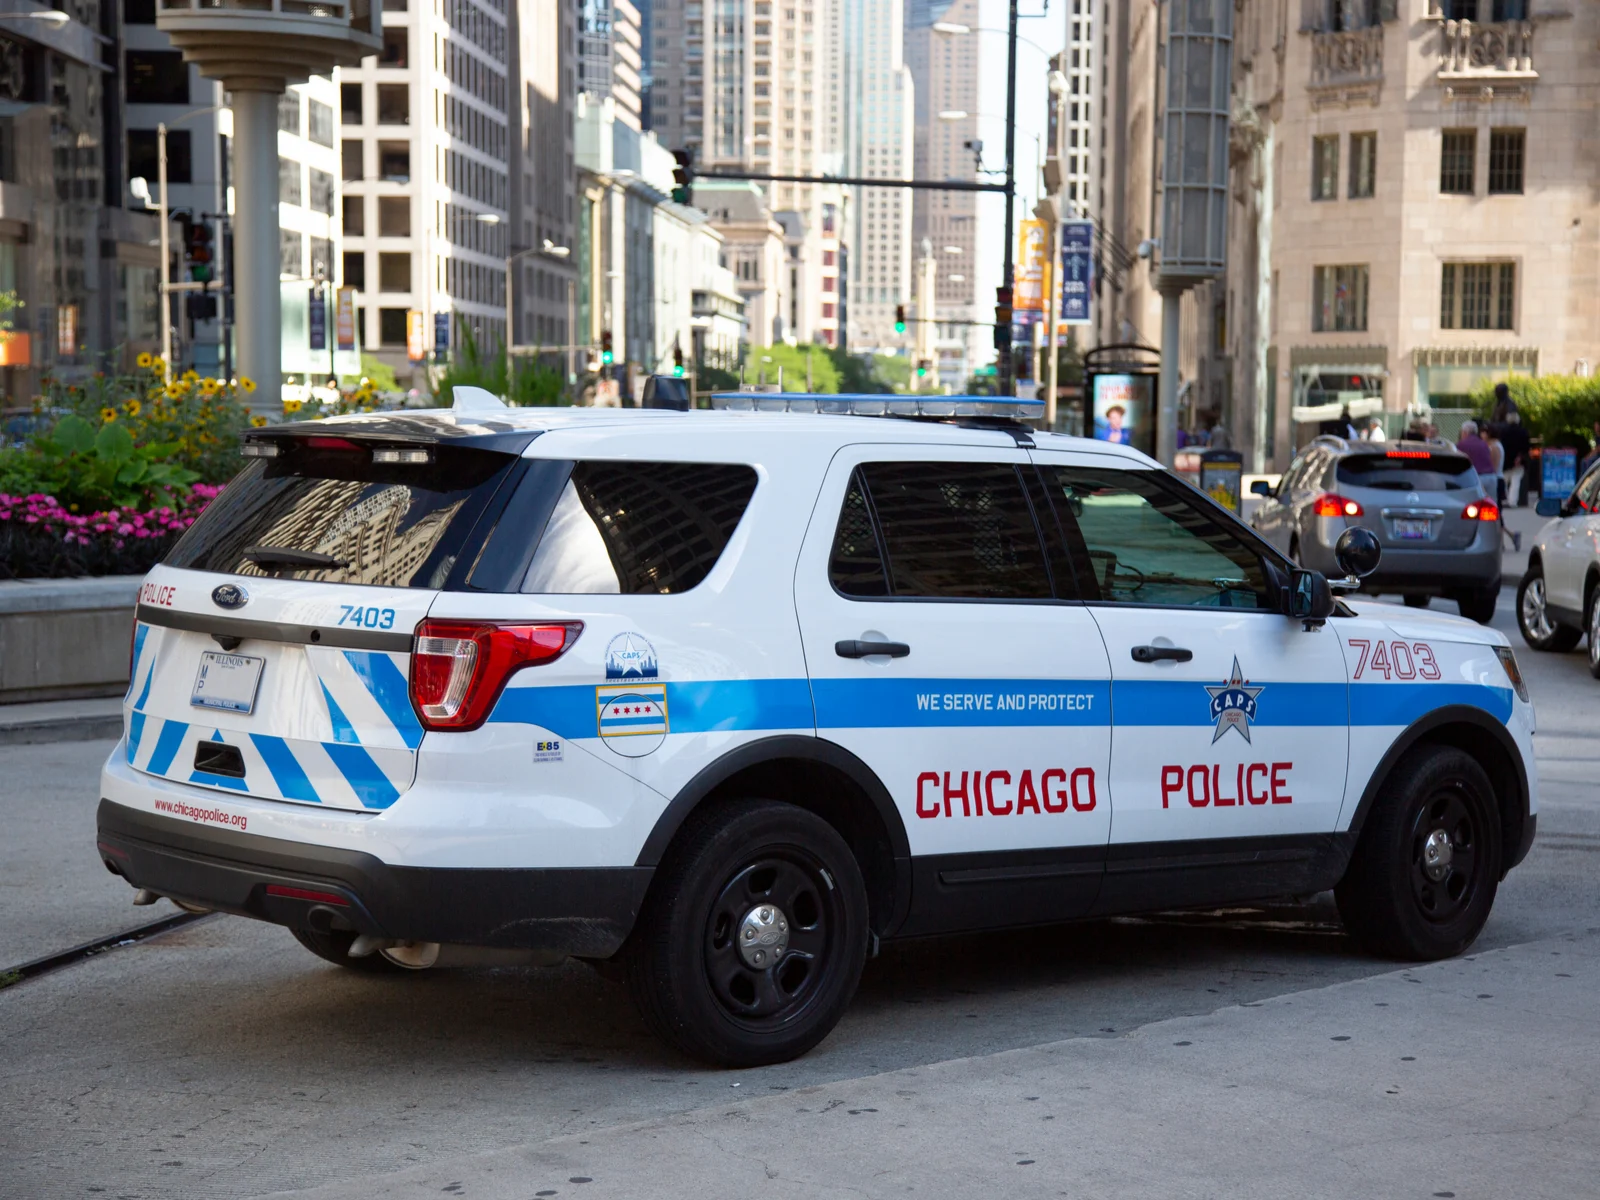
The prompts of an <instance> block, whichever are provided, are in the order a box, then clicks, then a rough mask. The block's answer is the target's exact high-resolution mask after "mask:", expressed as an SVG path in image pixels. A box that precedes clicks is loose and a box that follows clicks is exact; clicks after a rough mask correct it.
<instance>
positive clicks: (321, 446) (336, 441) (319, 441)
mask: <svg viewBox="0 0 1600 1200" xmlns="http://www.w3.org/2000/svg"><path fill="white" fill-rule="evenodd" d="M305 444H306V447H307V448H308V449H311V450H359V449H361V447H360V446H358V445H356V444H355V443H354V442H352V441H351V440H350V439H349V438H342V437H322V436H320V435H318V436H316V437H308V438H307V439H306V440H305Z"/></svg>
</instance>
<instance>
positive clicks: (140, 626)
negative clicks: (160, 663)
mask: <svg viewBox="0 0 1600 1200" xmlns="http://www.w3.org/2000/svg"><path fill="white" fill-rule="evenodd" d="M149 633H150V626H148V625H146V624H145V623H144V622H143V621H138V622H136V623H135V624H134V629H133V669H132V670H131V671H130V672H129V674H128V692H127V695H125V696H124V697H123V699H127V696H128V695H132V694H133V688H134V685H135V684H136V683H138V682H139V664H140V662H141V661H142V660H143V659H144V639H145V638H146V637H147V636H149ZM151 674H152V675H153V674H155V672H154V671H152V672H151ZM149 696H150V681H149V680H148V679H147V680H146V681H145V685H144V694H143V695H142V696H140V697H139V703H138V704H136V705H134V707H135V708H142V707H143V706H144V702H145V701H146V700H147V699H149Z"/></svg>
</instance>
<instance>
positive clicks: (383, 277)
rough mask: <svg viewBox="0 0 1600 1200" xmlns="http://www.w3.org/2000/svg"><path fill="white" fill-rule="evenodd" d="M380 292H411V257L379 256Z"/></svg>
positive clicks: (398, 255) (396, 255)
mask: <svg viewBox="0 0 1600 1200" xmlns="http://www.w3.org/2000/svg"><path fill="white" fill-rule="evenodd" d="M378 290H379V291H380V292H409V291H410V290H411V255H410V254H409V253H405V254H380V255H378Z"/></svg>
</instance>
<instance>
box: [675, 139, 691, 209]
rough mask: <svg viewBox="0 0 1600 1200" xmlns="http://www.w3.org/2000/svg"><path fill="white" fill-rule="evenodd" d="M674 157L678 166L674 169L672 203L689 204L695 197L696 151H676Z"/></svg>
mask: <svg viewBox="0 0 1600 1200" xmlns="http://www.w3.org/2000/svg"><path fill="white" fill-rule="evenodd" d="M672 157H673V159H674V160H675V162H676V164H677V165H676V166H674V167H673V168H672V202H673V203H674V204H688V203H689V202H690V200H691V198H692V197H693V195H694V151H693V150H674V151H673V152H672Z"/></svg>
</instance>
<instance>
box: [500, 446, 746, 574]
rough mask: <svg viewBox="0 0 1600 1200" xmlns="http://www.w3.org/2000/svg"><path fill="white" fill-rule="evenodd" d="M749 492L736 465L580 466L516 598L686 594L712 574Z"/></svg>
mask: <svg viewBox="0 0 1600 1200" xmlns="http://www.w3.org/2000/svg"><path fill="white" fill-rule="evenodd" d="M755 490H756V473H755V470H754V468H752V467H748V466H744V465H742V464H737V463H670V462H634V461H627V462H581V463H579V464H578V465H577V466H576V467H574V468H573V470H572V477H571V479H569V480H568V481H567V485H566V487H565V488H564V489H563V491H562V493H561V497H560V499H558V500H557V501H556V506H555V510H554V511H553V512H552V513H551V514H550V520H549V522H548V523H547V524H546V525H545V529H544V535H543V536H542V537H541V538H540V539H539V548H538V549H537V550H536V551H535V552H534V555H533V561H532V562H531V563H530V564H529V566H528V573H527V575H526V576H525V577H524V579H523V581H522V588H521V590H522V591H524V592H537V593H544V594H549V595H573V594H582V595H592V594H624V595H672V594H675V593H678V592H687V591H688V590H689V589H690V588H693V587H695V586H697V585H698V584H699V583H700V582H701V581H702V580H703V579H705V577H706V576H707V575H709V574H710V573H711V569H712V568H713V567H715V566H716V565H717V560H718V559H720V558H721V557H722V552H723V551H724V550H725V549H727V546H728V541H729V539H730V538H732V537H733V531H734V530H735V529H736V528H738V525H739V521H740V518H742V517H743V516H744V511H745V509H746V508H747V507H748V506H749V504H750V497H751V496H752V495H754V494H755Z"/></svg>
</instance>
